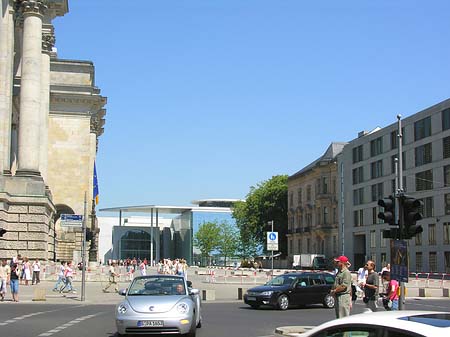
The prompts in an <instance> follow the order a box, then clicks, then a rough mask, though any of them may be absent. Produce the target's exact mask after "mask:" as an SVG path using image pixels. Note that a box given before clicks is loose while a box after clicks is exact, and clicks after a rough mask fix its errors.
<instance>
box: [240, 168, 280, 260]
mask: <svg viewBox="0 0 450 337" xmlns="http://www.w3.org/2000/svg"><path fill="white" fill-rule="evenodd" d="M287 179H288V176H287V175H277V176H273V177H272V178H271V179H269V180H266V181H263V182H261V183H259V184H258V185H257V186H256V187H254V186H252V187H250V192H249V193H248V194H247V197H246V199H245V202H244V201H238V202H236V203H235V204H234V207H233V217H234V218H235V219H236V224H237V226H238V228H239V230H240V234H241V246H242V249H243V250H242V251H241V255H243V257H251V256H250V255H246V254H249V253H251V252H256V250H257V247H258V246H260V245H263V246H264V248H265V243H266V232H267V231H270V230H271V228H270V227H269V226H268V222H269V221H271V220H273V222H274V231H275V232H278V243H279V250H280V251H281V252H282V253H283V254H285V255H286V254H287V238H286V234H287V211H288V209H287V208H288V206H287Z"/></svg>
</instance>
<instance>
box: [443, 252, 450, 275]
mask: <svg viewBox="0 0 450 337" xmlns="http://www.w3.org/2000/svg"><path fill="white" fill-rule="evenodd" d="M444 264H445V266H444V268H445V271H444V272H445V273H446V274H450V252H444Z"/></svg>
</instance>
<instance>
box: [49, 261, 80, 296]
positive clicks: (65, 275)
mask: <svg viewBox="0 0 450 337" xmlns="http://www.w3.org/2000/svg"><path fill="white" fill-rule="evenodd" d="M57 272H58V279H57V280H56V283H55V285H54V286H53V289H52V290H53V291H57V292H60V293H66V292H71V293H74V294H75V293H76V290H75V288H74V287H73V284H72V282H73V276H74V274H75V270H74V267H73V261H68V262H66V261H61V264H60V265H59V267H58V269H57Z"/></svg>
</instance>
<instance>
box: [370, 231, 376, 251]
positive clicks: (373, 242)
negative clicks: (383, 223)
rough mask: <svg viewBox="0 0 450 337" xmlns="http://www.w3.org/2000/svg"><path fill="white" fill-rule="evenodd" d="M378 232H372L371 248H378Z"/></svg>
mask: <svg viewBox="0 0 450 337" xmlns="http://www.w3.org/2000/svg"><path fill="white" fill-rule="evenodd" d="M376 234H377V232H376V231H370V248H375V247H376V246H377V238H376Z"/></svg>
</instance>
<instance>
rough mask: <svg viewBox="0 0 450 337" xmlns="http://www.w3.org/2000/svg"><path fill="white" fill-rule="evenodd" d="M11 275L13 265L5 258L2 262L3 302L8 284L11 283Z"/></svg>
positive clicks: (1, 288) (0, 289) (0, 283)
mask: <svg viewBox="0 0 450 337" xmlns="http://www.w3.org/2000/svg"><path fill="white" fill-rule="evenodd" d="M10 277H11V267H10V266H9V265H8V263H7V261H6V260H5V259H4V260H2V261H1V263H0V301H2V302H3V300H4V299H5V296H6V286H7V285H8V284H9V278H10Z"/></svg>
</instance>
